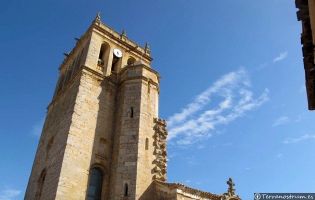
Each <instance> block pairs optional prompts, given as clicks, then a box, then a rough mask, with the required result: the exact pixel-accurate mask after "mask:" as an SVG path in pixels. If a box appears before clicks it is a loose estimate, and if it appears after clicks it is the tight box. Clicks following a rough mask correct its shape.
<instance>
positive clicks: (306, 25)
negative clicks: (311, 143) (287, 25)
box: [295, 0, 315, 110]
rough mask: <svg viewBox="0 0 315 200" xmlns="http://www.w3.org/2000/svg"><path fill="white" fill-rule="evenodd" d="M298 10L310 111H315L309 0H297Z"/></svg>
mask: <svg viewBox="0 0 315 200" xmlns="http://www.w3.org/2000/svg"><path fill="white" fill-rule="evenodd" d="M295 6H296V8H297V9H298V11H297V19H298V21H301V22H302V34H301V44H302V52H303V62H304V70H305V83H306V91H307V99H308V109H309V110H315V65H314V43H313V36H312V27H311V20H315V19H310V14H309V5H308V0H295Z"/></svg>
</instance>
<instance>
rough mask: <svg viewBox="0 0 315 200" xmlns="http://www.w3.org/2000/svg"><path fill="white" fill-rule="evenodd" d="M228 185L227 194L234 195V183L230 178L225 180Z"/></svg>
mask: <svg viewBox="0 0 315 200" xmlns="http://www.w3.org/2000/svg"><path fill="white" fill-rule="evenodd" d="M226 183H227V184H228V185H229V189H228V194H229V195H231V196H234V195H235V188H234V186H235V184H234V183H233V180H232V178H229V180H228V181H227V182H226Z"/></svg>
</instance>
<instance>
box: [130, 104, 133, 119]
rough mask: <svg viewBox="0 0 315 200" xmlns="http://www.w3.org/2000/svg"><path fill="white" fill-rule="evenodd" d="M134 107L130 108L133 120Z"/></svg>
mask: <svg viewBox="0 0 315 200" xmlns="http://www.w3.org/2000/svg"><path fill="white" fill-rule="evenodd" d="M133 113H134V112H133V107H130V118H133Z"/></svg>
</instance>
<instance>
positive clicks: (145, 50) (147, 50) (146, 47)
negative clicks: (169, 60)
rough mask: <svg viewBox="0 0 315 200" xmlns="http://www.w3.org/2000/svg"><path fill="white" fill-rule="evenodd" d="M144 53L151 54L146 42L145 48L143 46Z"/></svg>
mask: <svg viewBox="0 0 315 200" xmlns="http://www.w3.org/2000/svg"><path fill="white" fill-rule="evenodd" d="M144 52H145V53H148V54H150V53H151V49H150V45H149V44H148V43H147V42H146V43H145V46H144Z"/></svg>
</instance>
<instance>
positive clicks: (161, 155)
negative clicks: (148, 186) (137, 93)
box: [152, 118, 167, 182]
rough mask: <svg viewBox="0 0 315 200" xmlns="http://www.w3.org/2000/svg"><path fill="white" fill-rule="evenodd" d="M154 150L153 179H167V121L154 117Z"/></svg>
mask: <svg viewBox="0 0 315 200" xmlns="http://www.w3.org/2000/svg"><path fill="white" fill-rule="evenodd" d="M154 124H155V125H154V127H153V129H154V131H155V133H154V136H153V137H154V142H153V146H154V151H153V154H154V156H155V159H154V161H153V164H154V168H153V169H152V173H153V180H158V181H162V182H164V181H166V166H167V159H166V156H167V152H166V138H167V130H166V122H165V120H162V119H157V118H155V119H154Z"/></svg>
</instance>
